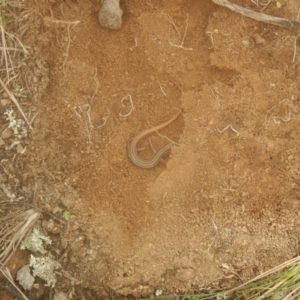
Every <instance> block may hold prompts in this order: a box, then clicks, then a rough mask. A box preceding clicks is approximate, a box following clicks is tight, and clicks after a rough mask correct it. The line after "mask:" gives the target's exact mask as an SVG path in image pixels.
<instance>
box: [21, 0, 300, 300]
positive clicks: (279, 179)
mask: <svg viewBox="0 0 300 300" xmlns="http://www.w3.org/2000/svg"><path fill="white" fill-rule="evenodd" d="M239 4H240V5H243V6H245V7H249V8H252V9H254V10H261V9H262V8H263V7H262V6H256V5H255V4H254V1H250V0H249V1H248V0H243V1H239ZM121 7H122V9H123V12H124V14H123V25H122V28H121V29H120V30H118V31H111V30H107V29H104V28H102V27H100V25H99V23H98V20H97V12H98V11H99V9H100V8H101V1H95V0H93V1H71V0H69V1H49V3H44V2H43V3H42V2H41V3H40V2H39V3H38V4H33V5H32V7H31V9H32V16H35V20H40V23H38V25H37V26H36V27H34V26H33V27H32V28H33V29H32V31H31V32H28V33H27V37H26V38H27V43H30V41H34V43H35V46H34V47H33V49H34V50H35V53H36V55H37V57H39V59H40V60H41V61H44V63H43V64H44V66H46V67H45V68H44V69H43V70H44V72H45V74H44V75H41V76H40V77H39V80H42V78H43V76H46V75H47V76H48V77H49V84H48V87H47V89H46V90H45V92H44V95H43V97H42V99H41V102H40V105H39V115H38V117H37V119H36V121H35V125H34V128H35V134H34V135H33V137H32V140H30V141H27V143H28V145H27V149H26V152H25V154H23V156H22V160H23V161H24V164H25V166H26V168H25V167H24V168H25V169H24V170H25V173H26V174H27V175H26V176H27V177H26V180H27V181H30V180H31V181H34V182H35V184H36V186H37V188H36V196H35V199H34V205H36V206H38V207H43V209H47V210H49V211H50V212H56V211H57V208H58V207H64V208H66V209H68V211H69V212H70V215H71V218H70V221H69V223H68V225H67V226H65V228H63V229H62V230H61V235H60V237H59V241H61V245H60V247H61V249H62V251H63V249H64V248H67V247H68V249H69V250H70V252H69V263H67V264H66V265H65V268H66V270H68V271H69V272H70V273H71V274H72V276H74V277H75V278H76V279H78V280H79V281H80V282H81V284H80V285H79V286H80V287H86V288H88V289H89V290H91V291H94V292H93V293H95V294H94V295H98V296H97V297H104V295H109V294H116V295H134V296H148V295H151V294H154V293H155V291H156V290H162V291H163V293H164V294H168V293H174V292H176V293H184V292H194V291H197V290H199V288H200V287H204V286H206V287H214V288H227V287H232V286H235V285H237V284H239V283H240V280H242V281H246V280H248V279H250V278H253V277H254V276H256V275H257V274H258V273H260V272H262V271H265V270H267V269H268V268H270V267H272V266H275V265H277V264H279V263H282V262H284V261H285V260H287V259H290V258H292V257H293V256H294V255H297V254H298V252H297V251H298V240H299V234H300V229H299V228H300V227H299V224H300V219H299V189H300V188H299V181H298V180H299V174H300V159H299V157H298V151H299V147H300V141H299V140H298V137H299V118H300V116H299V87H298V86H299V61H300V54H299V51H298V50H299V49H298V48H299V47H298V45H297V43H296V42H295V41H296V36H297V34H298V32H295V31H291V30H288V29H284V28H278V27H275V26H271V25H266V24H264V23H259V22H257V21H254V20H250V19H247V18H245V17H243V16H240V15H238V14H234V13H232V12H231V11H229V10H227V9H225V8H222V7H219V6H216V5H214V4H212V3H211V2H210V1H201V0H185V1H183V0H173V1H169V0H156V1H121ZM299 9H300V4H299V3H298V1H297V0H294V1H289V2H287V3H286V5H285V6H283V7H282V8H281V9H277V8H276V4H274V3H273V2H272V3H271V4H270V5H268V7H266V8H265V10H264V12H265V13H268V14H272V15H279V16H281V17H286V18H290V19H296V18H297V13H298V11H299ZM39 18H40V19H39ZM60 21H63V22H60ZM75 21H80V23H78V24H75V23H74V22H75ZM68 22H70V23H68ZM25 42H26V40H25ZM47 70H49V73H48V74H46V71H47ZM128 95H130V96H131V99H132V104H133V110H132V112H131V114H129V115H128V116H126V117H123V116H121V115H126V114H127V113H128V112H130V109H131V103H130V101H129V98H126V99H124V100H123V102H122V99H123V98H124V97H126V96H128ZM178 109H182V115H181V116H180V117H179V119H177V120H176V121H175V122H173V123H172V124H170V126H168V127H167V128H165V129H163V130H161V131H160V132H159V134H160V135H158V134H153V136H152V144H153V146H154V148H156V149H158V148H159V147H160V146H161V145H163V144H164V143H166V141H168V140H172V141H175V142H176V143H177V145H175V146H173V148H172V153H171V155H170V156H169V157H168V158H167V159H166V160H165V161H164V162H161V163H159V165H158V166H156V167H155V168H153V169H148V170H146V169H140V168H138V167H136V166H134V165H133V164H132V163H131V162H130V161H129V159H128V157H127V149H126V143H127V141H128V140H129V139H130V138H131V137H132V136H134V135H135V134H136V133H138V132H140V131H142V130H144V129H146V128H149V127H151V126H154V125H157V124H160V123H162V122H164V121H166V120H168V119H170V118H171V117H172V116H173V115H175V114H176V113H177V111H178ZM89 114H90V119H89ZM230 125H231V126H230ZM228 126H229V127H228ZM226 127H228V128H227V130H224V128H226ZM140 146H143V148H145V150H144V151H141V156H143V157H147V155H148V156H149V155H150V154H151V150H150V148H149V142H148V141H147V139H145V140H143V141H142V143H141V145H140ZM58 244H59V242H58ZM66 282H67V281H66ZM78 289H80V288H79V287H78ZM75 291H76V288H75ZM75 294H76V293H75ZM94 297H96V296H94ZM91 299H95V298H91Z"/></svg>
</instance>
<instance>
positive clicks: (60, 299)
mask: <svg viewBox="0 0 300 300" xmlns="http://www.w3.org/2000/svg"><path fill="white" fill-rule="evenodd" d="M53 300H69V297H68V295H67V294H66V293H64V292H56V293H55V294H54V297H53Z"/></svg>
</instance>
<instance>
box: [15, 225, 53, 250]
mask: <svg viewBox="0 0 300 300" xmlns="http://www.w3.org/2000/svg"><path fill="white" fill-rule="evenodd" d="M44 244H46V245H51V244H52V241H51V239H50V238H49V237H48V236H45V235H43V234H42V233H41V229H40V228H39V226H37V227H35V228H33V230H32V231H31V232H30V233H29V234H27V236H26V237H25V238H24V239H23V241H22V243H21V246H20V249H21V250H24V249H28V250H30V251H32V252H40V253H41V254H45V253H47V251H46V250H45V248H44Z"/></svg>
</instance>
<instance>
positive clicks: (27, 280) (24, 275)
mask: <svg viewBox="0 0 300 300" xmlns="http://www.w3.org/2000/svg"><path fill="white" fill-rule="evenodd" d="M17 280H18V281H19V284H20V285H21V286H22V287H23V288H24V289H25V290H31V289H32V286H33V283H34V277H33V276H32V275H31V274H30V267H29V265H25V266H23V267H22V268H21V269H20V270H19V271H18V272H17Z"/></svg>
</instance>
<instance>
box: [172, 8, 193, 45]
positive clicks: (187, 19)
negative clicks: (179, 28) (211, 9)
mask: <svg viewBox="0 0 300 300" xmlns="http://www.w3.org/2000/svg"><path fill="white" fill-rule="evenodd" d="M188 22H189V14H186V26H185V30H184V34H183V38H182V41H181V43H180V44H179V45H176V44H173V43H172V42H169V43H170V45H172V46H174V47H176V48H181V49H183V50H194V49H193V48H186V47H183V43H184V40H185V37H186V32H187V29H188V26H189V23H188Z"/></svg>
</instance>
